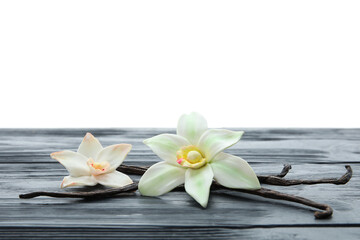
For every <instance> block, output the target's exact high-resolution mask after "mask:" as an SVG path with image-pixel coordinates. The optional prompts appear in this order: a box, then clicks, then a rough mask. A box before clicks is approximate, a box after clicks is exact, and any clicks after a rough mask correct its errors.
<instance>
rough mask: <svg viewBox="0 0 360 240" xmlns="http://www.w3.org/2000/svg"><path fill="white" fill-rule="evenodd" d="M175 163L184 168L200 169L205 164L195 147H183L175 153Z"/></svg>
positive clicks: (203, 158)
mask: <svg viewBox="0 0 360 240" xmlns="http://www.w3.org/2000/svg"><path fill="white" fill-rule="evenodd" d="M177 163H178V164H180V165H181V166H184V167H189V168H200V167H202V166H204V165H205V164H206V158H205V157H204V155H203V154H202V152H201V151H200V150H199V149H198V148H197V147H195V146H193V145H190V146H185V147H182V148H181V149H180V150H179V151H177Z"/></svg>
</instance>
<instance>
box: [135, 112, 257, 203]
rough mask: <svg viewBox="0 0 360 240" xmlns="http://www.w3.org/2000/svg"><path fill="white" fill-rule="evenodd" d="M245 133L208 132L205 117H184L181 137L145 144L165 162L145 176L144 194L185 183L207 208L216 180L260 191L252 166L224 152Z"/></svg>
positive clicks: (155, 139)
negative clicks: (213, 183) (212, 186)
mask: <svg viewBox="0 0 360 240" xmlns="http://www.w3.org/2000/svg"><path fill="white" fill-rule="evenodd" d="M243 133H244V132H242V131H239V132H234V131H229V130H224V129H208V128H207V122H206V120H205V118H204V117H203V116H201V115H200V114H198V113H191V114H188V115H183V116H181V117H180V119H179V122H178V127H177V135H175V134H160V135H157V136H155V137H152V138H149V139H146V140H145V141H144V143H145V144H146V145H148V146H149V147H150V148H151V149H152V150H153V152H154V153H156V154H157V155H158V156H159V157H160V158H161V159H163V160H164V161H163V162H159V163H156V164H154V165H153V166H151V167H150V168H149V169H148V170H147V171H146V172H145V173H144V175H143V176H142V177H141V179H140V182H139V190H140V193H141V194H142V195H144V196H159V195H162V194H164V193H167V192H169V191H171V190H172V189H174V188H175V187H177V186H179V185H180V184H183V183H185V190H186V192H187V193H188V194H189V195H190V196H192V197H193V198H194V199H195V200H196V201H197V202H198V203H199V204H201V206H203V207H206V206H207V204H208V199H209V192H210V186H211V184H212V181H213V179H215V180H216V181H217V182H218V183H219V184H221V185H223V186H225V187H228V188H240V189H259V188H260V183H259V180H258V178H257V177H256V174H255V172H254V171H253V170H252V168H251V167H250V165H249V164H248V163H247V162H246V161H245V160H243V159H242V158H240V157H237V156H233V155H230V154H227V153H223V152H222V151H223V150H225V149H226V148H228V147H230V146H232V145H234V144H235V143H237V142H238V141H239V140H240V138H241V136H242V135H243Z"/></svg>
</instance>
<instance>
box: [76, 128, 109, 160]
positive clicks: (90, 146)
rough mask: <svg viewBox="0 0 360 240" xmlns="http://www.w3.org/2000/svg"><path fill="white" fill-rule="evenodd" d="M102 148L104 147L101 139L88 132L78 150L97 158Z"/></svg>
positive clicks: (87, 155)
mask: <svg viewBox="0 0 360 240" xmlns="http://www.w3.org/2000/svg"><path fill="white" fill-rule="evenodd" d="M102 149H103V147H102V146H101V144H100V142H99V140H97V139H96V138H95V137H94V136H93V135H92V134H91V133H86V135H85V137H84V139H83V140H82V142H81V144H80V146H79V148H78V150H77V151H78V153H81V154H82V155H84V156H86V157H88V158H93V159H95V158H96V156H97V155H98V153H99V152H100V151H101V150H102Z"/></svg>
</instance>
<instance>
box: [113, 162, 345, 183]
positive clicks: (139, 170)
mask: <svg viewBox="0 0 360 240" xmlns="http://www.w3.org/2000/svg"><path fill="white" fill-rule="evenodd" d="M148 168H149V167H138V166H128V165H121V166H120V167H119V168H118V169H117V170H119V171H120V172H123V173H126V174H138V175H142V174H144V172H145V171H146V170H147V169H148ZM345 168H346V170H347V171H346V173H345V174H344V175H343V176H341V177H340V178H323V179H315V180H307V179H304V180H302V179H290V180H287V179H284V178H283V177H285V176H286V174H287V173H288V172H289V171H290V169H291V165H289V164H285V165H284V167H283V169H282V170H281V172H280V173H279V174H277V175H268V176H263V175H258V176H257V177H258V179H259V182H260V183H262V184H269V185H277V186H292V185H300V184H308V185H311V184H336V185H340V184H346V183H347V182H348V181H349V180H350V179H351V177H352V169H351V167H350V166H349V165H346V166H345Z"/></svg>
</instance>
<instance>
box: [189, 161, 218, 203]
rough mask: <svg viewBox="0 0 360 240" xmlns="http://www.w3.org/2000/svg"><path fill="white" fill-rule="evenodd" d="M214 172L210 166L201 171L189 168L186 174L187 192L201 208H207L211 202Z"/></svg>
mask: <svg viewBox="0 0 360 240" xmlns="http://www.w3.org/2000/svg"><path fill="white" fill-rule="evenodd" d="M213 176H214V174H213V171H212V169H211V167H210V165H209V164H206V165H205V166H204V167H202V168H199V169H192V168H189V169H188V170H187V171H186V174H185V190H186V192H187V193H188V194H189V195H190V196H192V197H193V198H194V199H195V200H196V201H197V202H198V203H199V204H200V205H201V206H203V207H204V208H206V206H207V204H208V200H209V192H210V186H211V183H212V181H213Z"/></svg>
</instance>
